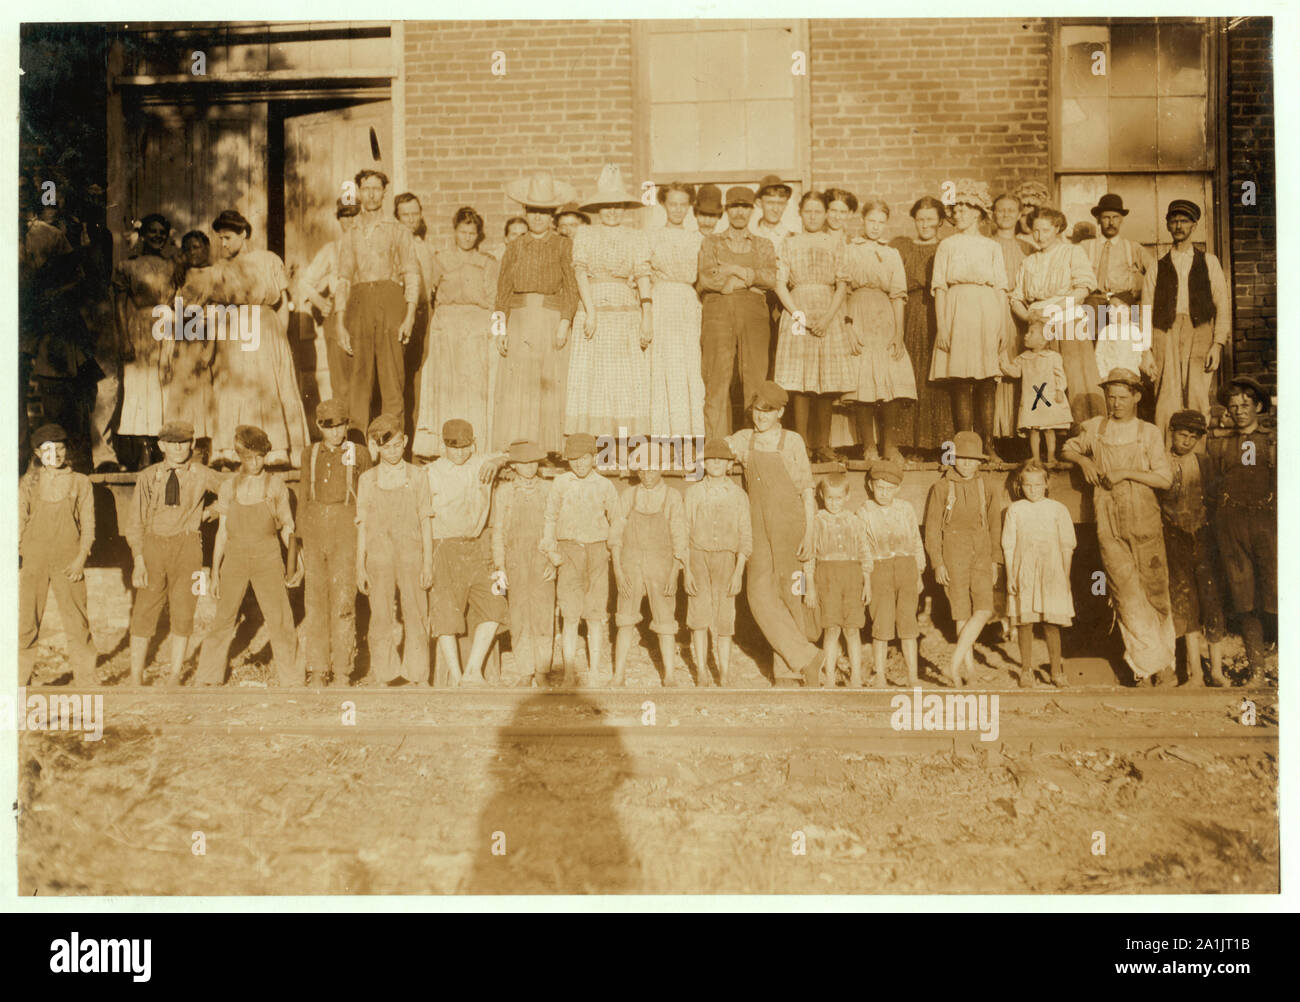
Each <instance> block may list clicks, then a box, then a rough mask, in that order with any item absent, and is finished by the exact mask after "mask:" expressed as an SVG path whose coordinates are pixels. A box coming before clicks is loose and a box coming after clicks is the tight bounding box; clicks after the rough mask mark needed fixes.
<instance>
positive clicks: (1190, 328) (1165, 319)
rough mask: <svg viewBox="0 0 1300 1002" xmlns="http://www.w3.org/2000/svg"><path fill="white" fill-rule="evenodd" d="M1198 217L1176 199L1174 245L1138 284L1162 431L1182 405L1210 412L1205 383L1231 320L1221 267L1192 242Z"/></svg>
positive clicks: (1169, 217)
mask: <svg viewBox="0 0 1300 1002" xmlns="http://www.w3.org/2000/svg"><path fill="white" fill-rule="evenodd" d="M1200 218H1201V209H1200V207H1199V206H1198V205H1197V204H1196V203H1195V202H1190V201H1188V200H1187V199H1185V198H1176V199H1174V200H1173V201H1172V202H1170V203H1169V210H1168V211H1167V212H1166V213H1165V226H1166V227H1168V229H1169V235H1170V236H1171V237H1173V241H1174V245H1173V247H1172V248H1171V249H1170V251H1169V253H1167V254H1166V255H1165V256H1164V257H1162V258H1161V259H1160V262H1159V263H1158V264H1157V265H1156V267H1155V268H1154V269H1153V270H1151V271H1148V272H1147V274H1146V280H1145V281H1144V283H1143V286H1142V305H1143V306H1150V307H1152V318H1151V319H1152V326H1153V327H1154V332H1153V335H1152V344H1151V347H1152V351H1153V352H1154V354H1155V362H1156V426H1157V427H1158V428H1159V429H1160V432H1161V434H1164V432H1165V430H1166V429H1167V428H1168V427H1169V419H1170V418H1171V417H1173V415H1174V414H1175V413H1176V412H1178V411H1180V410H1183V409H1184V408H1187V409H1190V410H1197V411H1200V412H1201V413H1202V414H1204V415H1206V416H1207V417H1208V416H1209V414H1210V386H1211V384H1212V383H1213V382H1214V373H1215V372H1216V371H1217V370H1218V368H1219V363H1220V361H1222V358H1223V347H1224V345H1226V344H1227V343H1228V335H1229V333H1230V328H1231V323H1232V301H1231V299H1229V297H1228V284H1227V282H1226V281H1224V278H1223V268H1222V267H1221V266H1220V264H1219V259H1218V258H1216V257H1215V256H1214V255H1213V254H1207V253H1205V252H1204V251H1201V250H1197V249H1196V248H1195V247H1194V246H1193V245H1192V232H1193V231H1194V230H1195V229H1196V223H1197V221H1198V220H1199V219H1200Z"/></svg>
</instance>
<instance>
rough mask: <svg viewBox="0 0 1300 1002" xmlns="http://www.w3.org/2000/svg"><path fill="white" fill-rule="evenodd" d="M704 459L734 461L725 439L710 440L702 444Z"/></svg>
mask: <svg viewBox="0 0 1300 1002" xmlns="http://www.w3.org/2000/svg"><path fill="white" fill-rule="evenodd" d="M704 458H705V459H735V458H736V457H735V455H734V454H733V453H732V451H731V446H729V445H728V444H727V440H726V439H725V438H711V439H709V440H708V441H707V442H705V443H704Z"/></svg>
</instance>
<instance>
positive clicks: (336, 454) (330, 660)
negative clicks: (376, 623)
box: [298, 399, 370, 686]
mask: <svg viewBox="0 0 1300 1002" xmlns="http://www.w3.org/2000/svg"><path fill="white" fill-rule="evenodd" d="M316 427H317V428H319V429H320V433H321V440H320V441H319V442H315V443H313V444H312V445H309V446H308V447H307V449H306V450H305V452H304V454H303V456H302V457H301V460H300V464H301V465H300V469H301V470H302V480H301V481H300V482H299V487H298V490H299V498H300V503H299V506H298V532H299V535H300V536H301V537H302V543H303V547H302V557H303V565H304V570H305V587H304V590H305V595H304V597H303V606H304V608H305V615H304V617H303V620H304V622H303V632H304V633H305V634H306V643H307V670H308V672H309V673H310V675H311V684H312V685H323V684H324V682H325V673H326V672H331V673H332V675H333V678H332V683H333V684H334V685H336V686H346V685H347V684H348V680H349V679H350V678H351V677H352V664H353V658H354V656H355V655H356V648H357V552H356V551H357V482H358V480H359V479H360V477H361V474H362V473H364V472H365V471H366V470H368V469H369V468H370V454H369V453H368V452H367V451H366V450H365V449H363V448H360V447H359V446H357V445H356V444H355V443H353V442H348V441H345V440H346V438H347V434H348V408H347V404H345V403H344V402H343V401H342V400H338V399H334V400H325V401H322V402H321V404H320V406H318V407H317V408H316Z"/></svg>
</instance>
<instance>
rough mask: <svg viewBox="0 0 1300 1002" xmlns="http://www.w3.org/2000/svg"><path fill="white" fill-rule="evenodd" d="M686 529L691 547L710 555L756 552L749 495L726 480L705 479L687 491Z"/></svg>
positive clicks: (746, 556) (749, 554)
mask: <svg viewBox="0 0 1300 1002" xmlns="http://www.w3.org/2000/svg"><path fill="white" fill-rule="evenodd" d="M685 504H686V526H687V532H688V535H689V539H690V544H691V546H692V547H694V548H695V549H697V550H704V551H706V552H708V553H739V554H740V555H741V556H743V557H744V558H745V559H746V560H748V559H749V557H750V556H751V554H753V552H754V524H753V519H752V518H751V517H750V514H749V495H748V494H746V493H745V492H744V491H743V490H742V489H741V488H740V485H739V484H736V483H733V482H732V481H730V480H728V479H726V478H725V477H720V478H718V479H717V480H715V479H713V478H712V477H705V478H704V479H703V480H701V481H700V482H699V483H698V484H692V485H691V486H690V487H688V488H686V501H685Z"/></svg>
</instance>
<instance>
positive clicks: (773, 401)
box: [749, 379, 790, 411]
mask: <svg viewBox="0 0 1300 1002" xmlns="http://www.w3.org/2000/svg"><path fill="white" fill-rule="evenodd" d="M789 402H790V394H788V393H786V392H785V390H783V389H781V387H780V386H778V385H777V384H776V383H774V382H772V380H770V379H768V380H765V381H764V382H763V384H762V385H761V386H759V388H758V389H757V390H756V391H755V392H754V397H753V399H752V400H750V402H749V406H750V407H755V408H757V409H758V410H760V411H776V410H780V409H781V408H782V407H784V406H785V405H786V404H788V403H789Z"/></svg>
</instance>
